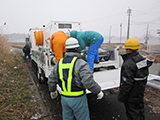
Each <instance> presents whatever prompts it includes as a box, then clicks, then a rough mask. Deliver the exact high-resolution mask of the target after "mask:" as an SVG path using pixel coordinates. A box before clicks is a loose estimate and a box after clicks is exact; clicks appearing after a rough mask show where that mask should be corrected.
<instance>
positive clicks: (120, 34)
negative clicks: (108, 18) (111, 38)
mask: <svg viewBox="0 0 160 120" xmlns="http://www.w3.org/2000/svg"><path fill="white" fill-rule="evenodd" d="M121 39H122V23H121V24H120V43H121Z"/></svg>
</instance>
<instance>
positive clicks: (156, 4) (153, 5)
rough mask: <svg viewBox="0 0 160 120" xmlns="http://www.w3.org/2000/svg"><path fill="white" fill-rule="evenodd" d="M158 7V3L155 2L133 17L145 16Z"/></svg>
mask: <svg viewBox="0 0 160 120" xmlns="http://www.w3.org/2000/svg"><path fill="white" fill-rule="evenodd" d="M159 5H160V1H159V0H157V1H156V2H154V3H153V4H152V5H151V6H149V7H148V8H147V9H146V10H144V11H142V12H140V13H138V14H137V15H135V16H140V15H146V14H148V13H150V12H152V11H153V10H155V9H156V8H158V7H159Z"/></svg>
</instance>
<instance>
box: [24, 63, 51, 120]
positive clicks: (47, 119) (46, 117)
mask: <svg viewBox="0 0 160 120" xmlns="http://www.w3.org/2000/svg"><path fill="white" fill-rule="evenodd" d="M25 65H26V63H25ZM26 68H27V71H28V73H29V76H30V79H31V82H32V83H33V86H34V88H35V93H36V98H37V99H38V102H39V105H40V109H41V112H42V117H41V118H43V120H51V119H50V117H49V114H48V112H47V109H46V106H45V104H44V102H43V100H42V97H41V95H40V93H39V90H38V88H37V86H36V84H35V81H34V80H33V77H32V75H31V73H30V71H29V68H28V66H27V65H26Z"/></svg>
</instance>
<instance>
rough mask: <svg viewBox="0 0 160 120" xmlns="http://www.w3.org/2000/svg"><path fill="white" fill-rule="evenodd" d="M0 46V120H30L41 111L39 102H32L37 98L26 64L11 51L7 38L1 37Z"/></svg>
mask: <svg viewBox="0 0 160 120" xmlns="http://www.w3.org/2000/svg"><path fill="white" fill-rule="evenodd" d="M0 45H1V47H0V51H1V54H0V120H30V118H31V117H32V116H33V115H35V114H36V113H37V112H38V113H40V112H41V111H40V109H39V106H38V104H37V102H31V101H35V100H36V98H35V97H34V94H35V93H34V92H33V91H32V90H31V88H30V87H29V85H30V83H31V81H30V77H29V73H28V71H27V70H26V64H25V63H24V62H23V58H22V57H21V56H20V55H19V54H15V53H14V52H13V51H10V45H9V44H8V43H7V40H6V38H5V36H0ZM39 120H40V119H39Z"/></svg>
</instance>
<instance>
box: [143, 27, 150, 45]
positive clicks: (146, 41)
mask: <svg viewBox="0 0 160 120" xmlns="http://www.w3.org/2000/svg"><path fill="white" fill-rule="evenodd" d="M148 28H149V25H147V30H146V37H145V38H144V39H145V42H144V44H146V45H147V44H148V39H149V37H148Z"/></svg>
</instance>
